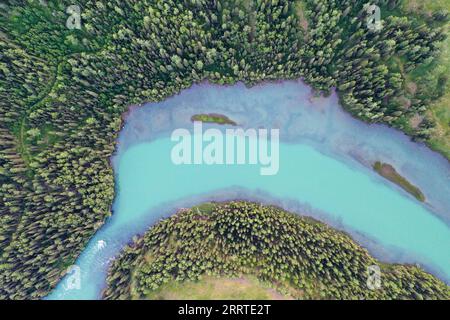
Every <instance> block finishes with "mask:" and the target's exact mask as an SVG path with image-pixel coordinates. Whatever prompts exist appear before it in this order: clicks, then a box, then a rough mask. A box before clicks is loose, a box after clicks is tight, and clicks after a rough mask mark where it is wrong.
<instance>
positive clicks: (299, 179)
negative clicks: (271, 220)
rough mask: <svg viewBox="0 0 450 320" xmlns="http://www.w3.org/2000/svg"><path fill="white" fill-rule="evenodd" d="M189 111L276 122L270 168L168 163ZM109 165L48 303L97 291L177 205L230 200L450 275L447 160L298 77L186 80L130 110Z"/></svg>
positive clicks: (247, 122) (262, 124)
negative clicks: (418, 193) (100, 202)
mask: <svg viewBox="0 0 450 320" xmlns="http://www.w3.org/2000/svg"><path fill="white" fill-rule="evenodd" d="M199 113H218V114H224V115H226V116H228V117H229V118H230V119H232V120H234V121H235V122H236V123H237V124H238V126H239V127H241V128H244V129H248V128H255V129H258V128H268V129H279V130H280V131H279V132H280V147H279V171H278V173H277V174H276V175H272V176H264V175H260V171H259V169H260V166H259V165H252V164H245V165H244V164H242V165H219V164H214V165H206V164H203V165H175V164H174V163H173V162H172V161H171V150H172V148H173V147H174V145H175V144H176V142H173V141H171V139H170V136H171V134H172V132H173V130H174V129H177V128H185V129H188V130H190V131H192V130H193V124H192V122H191V116H192V115H194V114H199ZM207 128H218V129H220V130H223V131H224V130H225V128H233V127H231V126H219V125H215V124H208V125H206V124H204V130H205V129H207ZM375 161H382V162H386V163H389V164H391V165H393V166H394V167H395V168H396V170H397V171H398V172H399V173H400V174H401V175H402V176H404V177H406V178H407V179H408V180H409V181H410V182H412V183H413V184H414V185H416V186H418V187H419V188H420V189H421V190H422V192H423V193H424V195H425V197H426V202H425V203H421V202H419V201H417V200H416V199H415V198H414V197H412V196H410V195H409V194H408V193H406V192H404V191H403V190H402V189H401V188H399V187H397V186H396V185H394V184H392V183H391V182H389V181H387V180H385V179H384V178H382V177H380V176H379V175H378V174H376V173H375V172H374V171H373V170H372V167H371V166H372V164H373V163H374V162H375ZM111 162H112V165H113V168H114V172H115V183H116V186H115V188H116V197H115V200H114V204H113V208H112V209H113V215H112V216H111V217H110V218H109V219H108V220H107V221H106V223H105V224H104V226H103V227H101V228H100V229H99V230H98V232H97V233H96V234H95V235H94V237H93V238H92V239H91V240H90V242H89V243H88V245H87V246H86V248H85V250H84V251H83V252H82V254H81V255H80V256H79V258H78V259H77V260H76V267H75V268H72V271H71V272H70V273H69V274H68V275H66V277H65V278H63V279H62V280H61V281H60V283H59V284H58V285H57V287H56V288H55V289H54V290H53V292H52V293H51V294H50V295H49V296H48V297H47V299H100V298H101V294H102V290H103V289H104V288H105V285H106V275H107V270H108V266H109V264H110V263H111V261H112V260H113V258H114V257H115V256H116V255H117V254H118V253H119V252H120V250H121V249H122V248H123V247H124V246H125V245H126V244H128V243H130V242H131V241H132V238H133V236H135V235H138V234H142V233H144V232H145V231H146V230H147V229H148V228H149V227H150V226H151V225H152V224H154V223H155V222H157V221H158V220H159V219H161V218H163V217H165V216H168V215H170V214H173V213H174V212H176V211H177V210H178V209H180V208H183V207H189V206H192V205H195V204H198V203H200V202H204V201H210V200H214V201H224V200H231V199H247V200H255V201H260V202H263V203H270V204H275V205H278V206H280V207H283V208H285V209H287V210H291V211H293V212H297V213H298V214H304V215H309V216H313V217H315V218H317V219H319V220H321V221H323V222H326V223H328V224H330V225H332V226H333V227H335V228H337V229H340V230H344V231H346V232H348V233H349V234H350V235H351V236H352V237H353V238H354V239H355V240H356V241H358V242H359V243H360V244H361V245H363V246H364V247H366V248H367V249H368V250H369V252H370V253H371V254H372V255H374V256H375V257H377V258H378V259H380V260H381V261H386V262H402V263H415V264H418V265H420V266H421V267H423V268H424V269H425V270H427V271H428V272H431V273H433V274H435V275H436V276H438V277H440V278H441V279H442V280H444V281H446V282H447V283H449V282H450V164H449V162H448V161H447V160H446V159H444V158H443V157H442V156H441V155H439V154H437V153H435V152H432V151H431V150H429V149H428V148H427V147H425V146H423V145H421V144H417V143H414V142H411V141H410V139H409V138H408V137H406V136H405V135H404V134H402V133H400V132H398V131H396V130H393V129H391V128H388V127H386V126H384V125H369V124H366V123H363V122H361V121H358V120H356V119H354V118H352V117H351V116H350V115H349V114H348V113H346V112H345V111H343V110H342V108H341V107H340V106H339V104H338V98H337V96H336V94H335V93H333V94H332V95H331V96H330V97H316V96H314V95H313V94H312V92H311V89H310V88H309V87H308V86H306V85H304V84H303V83H302V82H301V81H282V82H277V83H264V84H260V85H257V86H254V87H252V88H247V87H246V86H244V85H243V84H242V83H238V84H236V85H234V86H218V85H212V84H208V83H202V84H198V85H194V86H193V87H191V88H189V89H186V90H184V91H182V92H181V93H180V94H178V95H176V96H173V97H171V98H169V99H166V100H165V101H163V102H160V103H148V104H146V105H143V106H135V107H131V108H130V111H129V113H128V114H127V115H126V117H125V123H124V126H123V129H122V130H121V132H120V134H119V137H118V141H117V149H116V153H115V155H114V157H113V158H112V159H111ZM73 272H76V273H77V276H79V277H78V278H77V279H78V280H79V282H78V283H77V285H75V286H74V285H71V284H73V274H72V273H73ZM69 282H70V283H69Z"/></svg>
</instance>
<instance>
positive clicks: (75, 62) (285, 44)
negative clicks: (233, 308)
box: [0, 0, 448, 299]
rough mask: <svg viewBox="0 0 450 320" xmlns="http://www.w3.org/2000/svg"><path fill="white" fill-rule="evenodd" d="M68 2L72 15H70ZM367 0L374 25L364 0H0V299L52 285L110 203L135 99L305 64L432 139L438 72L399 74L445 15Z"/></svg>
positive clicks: (373, 111)
mask: <svg viewBox="0 0 450 320" xmlns="http://www.w3.org/2000/svg"><path fill="white" fill-rule="evenodd" d="M74 2H76V5H78V6H79V8H80V13H81V20H80V28H73V24H72V27H71V28H69V27H68V25H69V26H70V24H67V20H68V19H69V18H70V19H72V17H73V11H67V8H68V7H69V6H71V5H74ZM373 2H374V3H376V4H378V5H379V6H380V7H381V12H382V19H383V27H382V29H381V30H378V31H374V30H371V29H369V28H367V24H366V21H367V15H368V14H369V13H368V11H367V8H366V6H365V5H366V1H359V0H303V1H292V0H255V1H250V0H139V1H138V0H127V1H120V0H112V1H91V0H77V1H66V0H58V1H52V0H48V1H45V0H28V1H27V0H6V1H2V2H1V3H0V133H1V135H0V139H1V143H0V299H5V298H8V299H25V298H31V299H38V298H41V297H43V296H45V295H46V294H48V292H49V291H50V290H51V289H52V288H53V287H54V286H55V285H56V283H57V282H58V280H59V279H60V278H61V277H62V275H63V274H64V272H65V270H66V268H67V266H69V265H71V264H73V262H74V260H75V259H76V257H77V256H78V255H79V254H80V252H81V251H82V249H83V247H84V246H85V244H86V243H87V241H88V240H89V238H90V237H92V235H93V234H94V233H95V231H96V230H98V228H100V227H101V225H102V224H103V223H104V221H105V219H106V218H107V217H108V216H109V215H111V204H112V201H113V197H114V177H113V172H112V168H111V165H110V163H109V158H110V157H111V155H112V153H113V152H114V141H115V139H116V137H117V133H118V131H119V130H120V126H121V121H122V120H121V116H122V114H123V112H124V111H126V110H127V107H128V106H129V105H131V104H141V103H144V102H147V101H160V100H162V99H164V98H166V97H168V96H171V95H173V94H175V93H177V92H179V91H180V90H182V89H184V88H187V87H189V86H190V85H192V84H193V83H195V82H199V81H202V80H205V79H208V80H209V81H212V82H214V83H219V84H230V83H234V82H236V81H244V82H246V83H247V84H249V85H252V84H255V83H257V82H259V81H262V80H275V79H293V78H299V77H301V78H303V79H304V80H305V81H306V83H308V84H309V85H311V86H312V87H314V88H315V89H316V90H317V91H318V92H323V93H325V94H326V93H328V92H330V90H331V88H333V87H336V88H337V90H338V93H339V95H340V98H341V102H342V104H343V105H344V106H345V108H346V109H347V110H348V111H349V112H351V113H352V114H354V115H355V116H356V117H359V118H361V119H362V120H365V121H372V122H375V121H376V122H383V123H387V124H389V125H392V126H395V127H397V128H399V129H402V130H405V131H406V132H407V133H408V134H410V135H411V136H412V137H414V138H415V139H419V140H424V141H428V139H429V137H430V135H431V134H432V132H433V125H434V121H435V120H434V119H433V117H430V116H429V113H428V112H429V110H428V108H429V105H430V103H431V102H432V101H435V100H436V99H438V98H439V97H441V96H442V95H443V94H444V91H445V89H443V88H446V85H447V78H446V76H442V75H441V74H440V73H439V74H438V73H430V74H431V76H430V77H428V78H426V79H425V80H424V82H423V83H418V84H417V86H418V87H417V88H414V90H413V91H415V92H416V94H413V93H412V91H411V88H408V86H406V83H407V82H406V80H407V78H408V77H409V75H411V74H413V73H414V72H415V70H418V68H424V67H427V68H428V67H429V66H430V67H429V68H433V63H434V62H433V61H436V59H438V57H439V51H440V43H441V42H442V41H444V39H445V32H444V31H445V30H446V29H445V26H446V25H447V19H448V18H447V14H446V12H444V11H441V10H437V11H435V13H434V14H432V15H420V14H414V15H413V14H407V13H405V12H404V11H402V9H401V8H402V4H401V1H395V0H389V1H373ZM68 12H69V13H68ZM427 88H433V90H429V89H427ZM411 119H412V120H414V121H412V120H411ZM441 151H442V152H443V153H446V152H448V151H446V150H443V149H442V148H441ZM446 154H447V155H448V153H446ZM317 263H319V262H317Z"/></svg>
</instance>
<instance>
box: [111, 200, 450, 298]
mask: <svg viewBox="0 0 450 320" xmlns="http://www.w3.org/2000/svg"><path fill="white" fill-rule="evenodd" d="M374 266H378V267H379V268H380V282H379V285H376V286H375V281H373V282H371V280H370V277H371V276H372V277H373V275H372V274H371V273H369V268H370V267H372V268H373V267H374ZM243 276H244V277H249V276H253V277H256V278H257V279H259V281H261V282H263V283H265V284H266V285H267V286H269V287H272V289H275V290H277V291H279V292H280V293H281V294H284V295H287V296H290V297H292V298H295V299H449V298H450V287H448V286H447V285H446V284H444V283H443V282H441V281H440V280H438V279H437V278H435V277H434V276H432V275H430V274H428V273H426V272H424V271H423V270H421V269H419V268H418V267H415V266H407V265H391V264H382V263H380V262H379V261H377V260H376V259H374V258H373V257H371V256H370V255H369V254H368V253H367V250H365V249H363V248H362V247H360V246H359V245H357V244H356V243H355V242H354V241H353V240H352V239H351V238H350V237H349V236H348V235H346V234H344V233H342V232H339V231H336V230H334V229H332V228H330V227H328V226H326V225H325V224H323V223H320V222H318V221H315V220H313V219H311V218H307V217H301V216H298V215H295V214H292V213H289V212H286V211H284V210H282V209H279V208H276V207H272V206H266V205H261V204H258V203H251V202H243V201H232V202H226V203H206V204H202V205H200V206H197V207H194V208H192V209H184V210H181V211H180V212H178V213H177V214H175V215H173V216H172V217H170V218H168V219H165V220H162V221H160V222H159V223H158V224H156V225H155V226H153V227H152V228H151V229H150V230H149V231H148V232H147V233H146V234H145V235H144V236H143V237H139V238H137V239H136V240H135V241H134V243H133V244H131V245H130V246H128V247H127V248H125V249H124V251H123V252H122V253H121V254H120V256H119V257H118V258H117V259H116V260H115V261H114V262H113V264H112V267H111V269H110V271H109V275H108V280H107V281H108V287H107V289H106V290H105V292H104V297H105V298H107V299H145V298H148V297H153V298H154V297H158V294H159V295H161V294H164V291H165V290H167V287H170V286H173V283H200V284H201V283H202V281H204V279H210V278H211V277H214V278H219V279H228V278H238V277H243ZM194 288H195V287H194ZM200 288H201V287H199V288H198V289H200ZM251 288H252V289H253V288H254V286H252V287H251ZM201 289H203V290H204V288H201ZM190 294H191V295H193V296H195V295H196V292H190ZM250 298H251V297H250Z"/></svg>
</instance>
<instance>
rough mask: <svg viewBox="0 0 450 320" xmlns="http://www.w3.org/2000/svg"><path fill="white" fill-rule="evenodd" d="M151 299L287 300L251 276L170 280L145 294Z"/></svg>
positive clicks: (287, 297)
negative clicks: (183, 280) (182, 280)
mask: <svg viewBox="0 0 450 320" xmlns="http://www.w3.org/2000/svg"><path fill="white" fill-rule="evenodd" d="M147 298H148V299H152V300H187V299H194V300H287V299H292V298H291V297H289V296H285V295H282V294H280V293H278V292H277V291H275V290H274V289H271V288H269V287H267V286H266V285H264V284H263V283H261V282H260V281H259V280H258V279H256V278H255V277H253V276H245V277H241V278H217V277H210V276H205V277H203V278H202V279H201V280H200V281H196V282H194V281H186V282H179V281H171V282H169V283H167V284H165V285H163V286H162V287H161V288H159V289H158V290H157V291H153V292H151V293H150V294H148V295H147Z"/></svg>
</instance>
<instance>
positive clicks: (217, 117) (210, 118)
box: [191, 113, 237, 126]
mask: <svg viewBox="0 0 450 320" xmlns="http://www.w3.org/2000/svg"><path fill="white" fill-rule="evenodd" d="M191 121H192V122H194V121H201V122H205V123H217V124H229V125H232V126H237V123H236V122H234V121H233V120H231V119H230V118H228V117H227V116H225V115H223V114H218V113H202V114H194V115H193V116H192V117H191Z"/></svg>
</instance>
